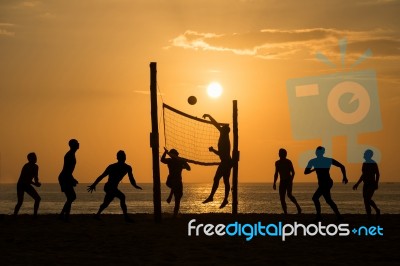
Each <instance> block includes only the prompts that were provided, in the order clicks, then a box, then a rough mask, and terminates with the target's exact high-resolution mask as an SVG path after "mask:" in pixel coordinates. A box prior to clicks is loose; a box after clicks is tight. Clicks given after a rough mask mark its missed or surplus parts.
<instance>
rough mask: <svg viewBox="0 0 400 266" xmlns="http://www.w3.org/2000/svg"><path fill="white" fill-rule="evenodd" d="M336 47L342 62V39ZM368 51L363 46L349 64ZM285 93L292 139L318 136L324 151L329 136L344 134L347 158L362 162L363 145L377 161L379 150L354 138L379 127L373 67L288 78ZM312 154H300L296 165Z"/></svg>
mask: <svg viewBox="0 0 400 266" xmlns="http://www.w3.org/2000/svg"><path fill="white" fill-rule="evenodd" d="M339 47H340V50H341V54H342V65H343V66H344V57H345V53H346V40H341V41H339ZM371 55H372V53H371V51H370V50H367V51H366V52H365V53H364V54H363V55H362V56H361V57H360V59H358V60H357V61H356V62H355V63H354V64H353V65H352V67H354V66H356V65H358V64H360V63H361V62H362V61H364V60H365V59H366V58H368V57H369V56H371ZM317 58H318V59H319V60H321V61H323V62H324V63H326V64H327V65H329V66H334V67H335V65H334V64H333V63H332V62H331V61H329V59H327V58H326V57H325V56H324V55H322V54H320V53H318V54H317ZM287 93H288V98H289V99H288V100H289V109H290V119H291V127H292V133H293V136H294V138H295V139H296V140H311V139H321V140H322V146H324V147H325V148H326V150H327V153H328V152H332V150H333V149H332V139H333V137H336V136H346V137H347V161H348V162H350V163H359V162H362V158H363V156H362V154H363V153H364V151H365V150H366V149H371V150H373V151H374V155H375V159H376V161H377V162H379V161H380V158H381V154H380V152H379V150H378V149H377V148H374V147H371V146H369V145H362V144H359V143H358V142H357V138H358V135H359V134H362V133H368V132H376V131H379V130H381V129H382V120H381V112H380V108H379V97H378V87H377V82H376V73H375V71H374V70H363V71H351V72H341V73H334V74H328V75H321V76H315V77H303V78H294V79H289V80H288V81H287ZM314 155H315V154H314V150H312V151H311V150H310V151H307V152H304V153H303V154H301V156H300V158H299V159H300V160H299V163H300V165H301V166H304V167H305V166H306V165H307V162H308V160H309V159H310V158H311V157H314Z"/></svg>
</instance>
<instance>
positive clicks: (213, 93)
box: [207, 82, 222, 99]
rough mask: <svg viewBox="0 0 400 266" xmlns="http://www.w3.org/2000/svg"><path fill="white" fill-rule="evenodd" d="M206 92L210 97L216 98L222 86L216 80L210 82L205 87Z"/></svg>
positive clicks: (220, 92)
mask: <svg viewBox="0 0 400 266" xmlns="http://www.w3.org/2000/svg"><path fill="white" fill-rule="evenodd" d="M207 94H208V96H210V97H211V98H214V99H216V98H218V97H219V96H221V94H222V86H221V84H219V83H218V82H211V83H210V84H209V85H208V87H207Z"/></svg>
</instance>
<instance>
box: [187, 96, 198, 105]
mask: <svg viewBox="0 0 400 266" xmlns="http://www.w3.org/2000/svg"><path fill="white" fill-rule="evenodd" d="M188 103H189V104H190V105H194V104H196V103H197V98H196V97H194V96H190V97H189V98H188Z"/></svg>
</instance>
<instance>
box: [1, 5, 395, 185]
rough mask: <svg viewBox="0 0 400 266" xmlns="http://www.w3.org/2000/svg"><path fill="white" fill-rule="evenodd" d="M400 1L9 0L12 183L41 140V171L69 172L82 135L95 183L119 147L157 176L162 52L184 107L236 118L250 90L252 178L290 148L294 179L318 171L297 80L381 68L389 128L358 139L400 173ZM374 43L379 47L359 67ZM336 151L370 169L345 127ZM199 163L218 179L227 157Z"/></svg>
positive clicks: (7, 164)
mask: <svg viewBox="0 0 400 266" xmlns="http://www.w3.org/2000/svg"><path fill="white" fill-rule="evenodd" d="M300 2H301V3H300ZM399 12H400V3H399V1H390V0H367V1H317V0H315V1H272V0H271V1H268V0H266V1H261V0H247V1H246V0H237V1H236V0H221V1H211V0H210V1H184V0H182V1H174V0H171V1H166V0H165V1H162V0H158V1H155V0H146V1H145V0H143V1H135V0H133V1H128V0H114V1H106V0H102V1H98V0H96V1H95V0H85V1H15V0H13V1H11V0H10V1H7V0H6V1H1V3H0V58H1V60H0V130H1V131H0V134H1V135H0V156H1V163H0V182H16V181H17V180H18V177H19V173H20V170H21V167H22V166H23V164H24V163H25V162H26V155H27V154H28V153H29V152H31V151H34V152H36V154H37V156H38V165H39V167H40V168H39V169H40V172H39V175H40V179H41V180H42V181H43V182H57V177H58V174H59V172H60V170H61V167H62V163H63V156H64V154H65V152H66V151H67V150H68V146H67V142H68V140H69V139H70V138H77V139H78V140H79V142H80V144H81V149H80V150H79V151H78V152H77V160H78V163H77V166H76V170H75V177H76V179H78V180H79V181H80V182H82V183H83V182H92V181H93V180H94V179H95V178H96V177H97V176H98V175H99V174H100V173H101V172H102V171H103V170H104V169H105V167H106V166H107V165H108V164H110V163H113V162H115V160H116V159H115V155H116V152H117V151H118V150H120V149H123V150H125V151H126V154H127V163H128V164H131V165H132V166H133V169H134V175H135V177H136V179H137V182H138V183H139V184H140V183H144V182H151V180H152V172H151V170H152V166H151V149H150V146H149V133H150V97H149V95H148V94H147V93H148V91H149V87H150V73H149V70H150V69H149V63H150V62H157V65H158V86H159V88H160V91H161V92H162V93H163V100H164V101H165V102H166V103H168V104H169V105H172V106H174V107H176V108H178V109H180V110H182V111H185V112H188V113H190V114H192V115H195V116H202V115H203V114H204V113H210V114H212V115H213V116H214V117H215V118H216V119H217V120H219V121H222V122H230V123H231V122H232V100H234V99H236V100H238V105H239V136H240V143H239V149H240V151H241V161H240V165H239V180H240V181H241V182H272V180H273V173H274V162H275V160H277V159H278V156H277V153H278V149H279V148H280V147H285V148H286V149H287V150H288V157H289V158H290V159H292V161H293V162H294V164H295V169H296V172H297V175H296V177H295V178H296V181H297V182H302V181H304V182H314V181H315V180H316V177H315V176H313V175H308V176H304V175H303V169H302V168H301V167H300V165H299V164H298V156H299V154H300V153H301V152H303V151H305V150H309V149H314V148H315V147H316V146H317V145H320V144H321V140H320V139H315V140H296V139H294V137H293V134H292V127H291V120H290V113H289V104H288V94H287V90H286V89H287V88H286V82H287V80H289V79H292V78H302V77H316V76H322V75H327V74H331V73H338V72H350V71H358V70H365V69H372V70H374V71H375V72H376V74H377V87H378V93H379V104H380V112H381V117H382V129H381V130H380V131H379V132H372V133H364V134H360V135H359V136H358V141H359V142H360V143H362V144H365V145H371V146H374V147H377V148H379V150H380V151H381V153H382V160H381V162H380V168H381V172H382V177H381V178H382V181H396V182H397V181H400V176H399V174H398V173H397V172H398V171H397V168H398V161H399V160H398V156H397V151H398V150H400V144H399V141H398V136H399V134H400V126H399V123H398V116H399V114H400V91H399V85H400V78H399V66H400V60H399V59H400V22H399V19H398V14H399ZM343 38H346V39H347V42H348V45H347V51H346V59H345V66H344V67H343V66H342V65H341V61H340V60H341V57H340V50H339V46H338V42H339V40H340V39H343ZM367 49H371V51H372V54H373V55H372V56H371V57H370V58H368V59H366V60H365V61H364V62H362V63H361V64H360V65H358V66H356V67H354V68H350V66H351V65H352V63H354V62H355V61H356V60H357V58H359V56H360V55H362V54H363V53H364V52H365V51H366V50H367ZM317 52H321V53H323V54H324V55H326V56H327V57H328V58H329V59H330V60H331V61H332V62H333V63H334V64H335V65H336V67H335V68H332V67H329V66H328V65H327V64H324V63H323V62H321V61H319V60H317V59H316V57H315V55H316V53H317ZM211 81H218V82H220V83H221V85H222V86H223V88H224V93H223V95H222V96H221V97H220V98H218V99H211V98H209V97H208V96H207V94H206V86H207V84H209V83H210V82H211ZM190 95H195V96H196V97H197V99H198V103H197V104H196V105H194V106H190V105H188V104H187V101H186V100H187V97H188V96H190ZM160 144H161V147H160V152H161V151H162V146H163V140H162V139H161V142H160ZM333 156H334V157H335V158H336V159H337V160H338V161H341V162H342V163H344V164H345V165H346V166H347V167H348V172H349V179H350V181H353V182H354V181H356V179H358V178H359V176H360V169H361V164H360V163H355V164H354V163H353V164H352V163H348V162H347V158H346V136H337V137H334V138H333ZM360 158H362V154H360ZM192 168H193V171H192V172H190V173H184V180H185V181H186V182H210V183H211V180H212V177H213V174H214V171H215V167H200V166H193V167H192ZM161 170H162V173H161V174H162V180H164V181H165V176H166V174H167V172H166V170H167V169H166V167H165V166H164V165H162V166H161ZM332 173H333V179H334V180H335V181H340V179H341V176H340V172H339V171H336V169H335V170H333V171H332ZM125 181H127V179H126V180H125Z"/></svg>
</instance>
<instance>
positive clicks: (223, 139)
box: [203, 114, 233, 208]
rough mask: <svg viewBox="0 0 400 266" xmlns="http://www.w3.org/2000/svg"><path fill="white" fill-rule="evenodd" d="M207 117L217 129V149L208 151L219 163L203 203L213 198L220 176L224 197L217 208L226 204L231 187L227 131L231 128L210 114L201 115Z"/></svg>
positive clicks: (229, 142)
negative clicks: (213, 154) (223, 185)
mask: <svg viewBox="0 0 400 266" xmlns="http://www.w3.org/2000/svg"><path fill="white" fill-rule="evenodd" d="M207 117H208V118H209V119H210V121H211V123H212V124H213V125H214V126H215V127H216V128H217V129H218V130H219V139H218V150H216V149H214V148H213V147H210V148H209V151H210V152H213V153H215V154H217V155H218V156H219V158H220V160H221V162H220V163H219V165H218V168H217V171H216V173H215V176H214V183H213V186H212V189H211V193H210V196H208V198H207V199H206V200H205V201H203V203H208V202H211V201H213V200H214V194H215V192H216V191H217V189H218V185H219V180H220V179H221V177H222V178H223V179H224V184H225V197H224V200H223V201H222V203H221V206H220V207H219V208H224V207H225V206H226V204H228V196H229V190H230V188H231V186H230V183H229V177H230V175H231V168H232V166H233V163H232V158H231V141H230V139H229V132H230V131H231V129H230V128H229V125H221V124H219V123H218V122H217V121H216V120H215V119H214V118H213V117H212V116H211V115H209V114H204V115H203V118H207Z"/></svg>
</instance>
